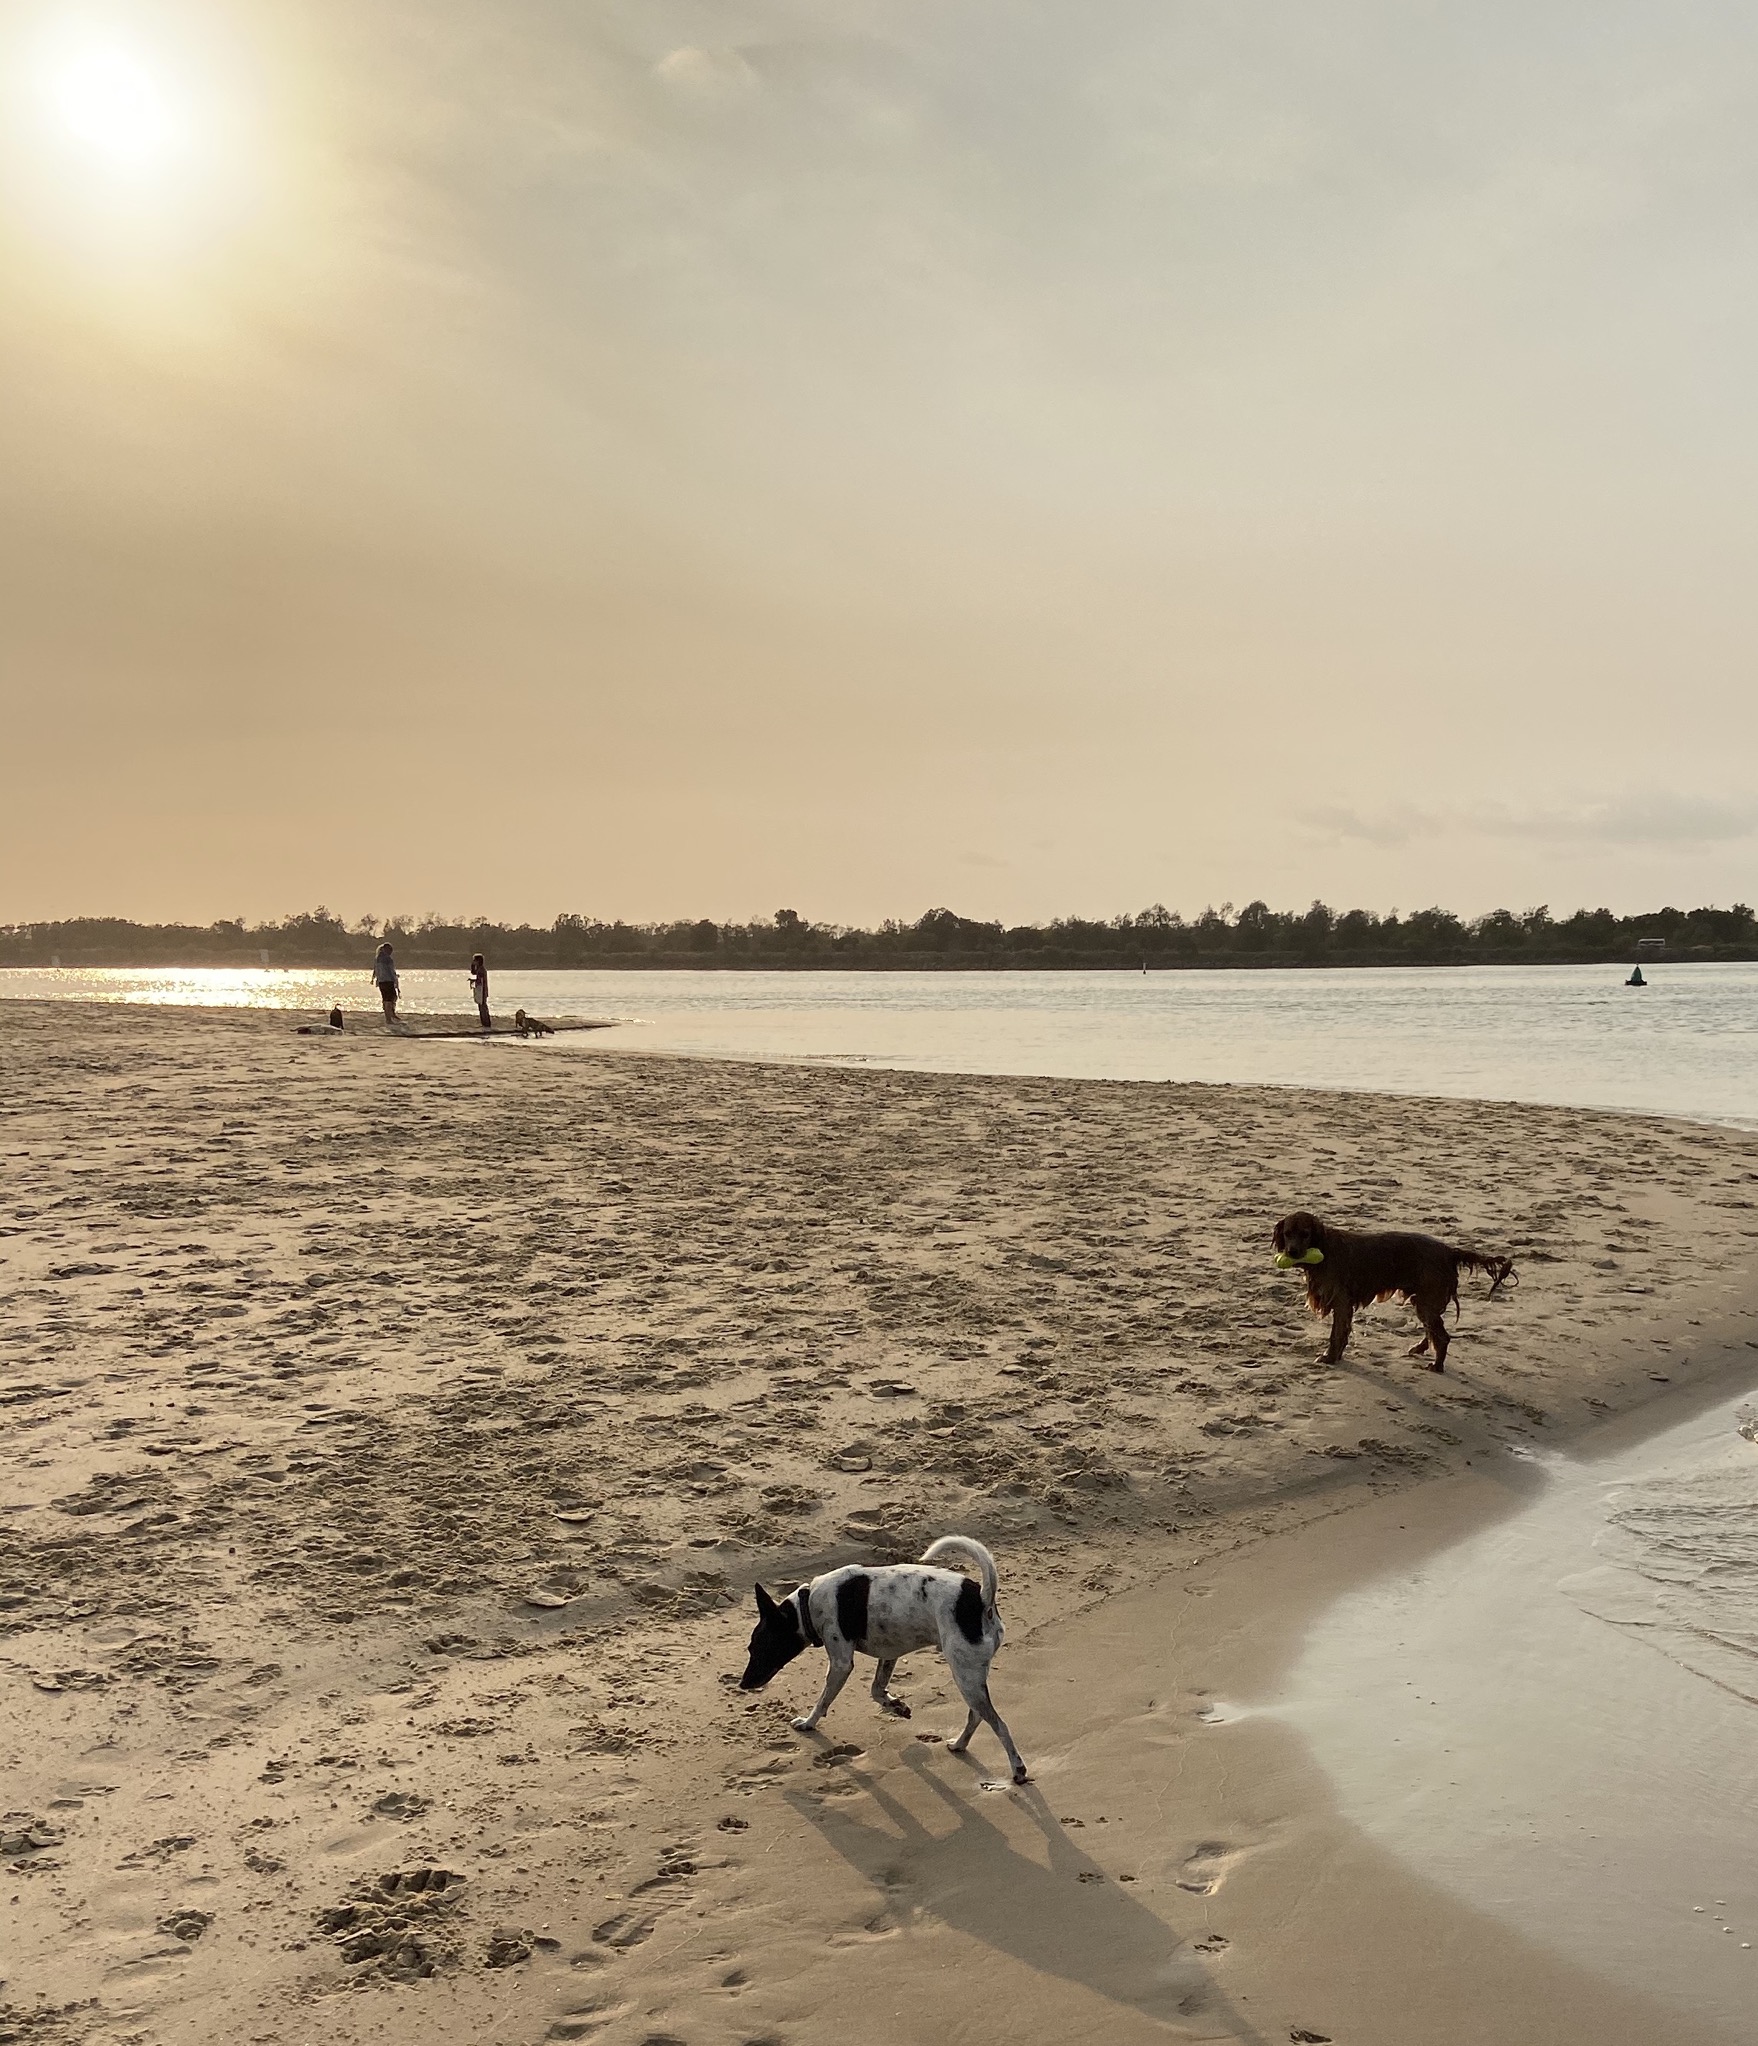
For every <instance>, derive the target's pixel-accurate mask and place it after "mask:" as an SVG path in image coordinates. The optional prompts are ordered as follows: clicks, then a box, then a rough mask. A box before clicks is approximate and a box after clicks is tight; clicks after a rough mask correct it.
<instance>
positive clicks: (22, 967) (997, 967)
mask: <svg viewBox="0 0 1758 2046" xmlns="http://www.w3.org/2000/svg"><path fill="white" fill-rule="evenodd" d="M467 957H468V954H466V955H464V958H465V959H467ZM1637 958H1638V955H1637V954H1636V953H1635V952H1634V951H1633V950H1631V951H1621V952H1558V953H1545V954H1542V955H1540V954H1534V953H1517V952H1515V953H1500V954H1490V955H1484V954H1479V953H1471V954H1466V955H1460V954H1457V953H1454V954H1443V953H1427V952H1416V953H1402V954H1399V955H1397V956H1384V957H1372V958H1366V959H1336V958H1331V959H1295V958H1289V957H1288V956H1287V955H1286V954H1283V953H1274V952H1266V953H1244V954H1240V953H1231V954H1218V955H1216V956H1213V957H1202V958H1196V959H1150V960H1148V961H1147V962H1146V964H1145V967H1144V964H1143V962H1141V961H1140V960H1137V961H1135V962H1134V963H1133V964H1132V963H1131V962H1130V961H1128V960H1114V959H1078V958H1068V959H1043V958H1024V959H992V958H980V957H971V958H962V957H959V956H957V955H952V956H947V955H944V954H938V955H936V954H928V955H922V956H908V955H906V956H904V957H902V958H899V959H892V960H883V961H879V960H873V961H851V960H841V959H800V960H778V959H756V960H753V959H717V958H707V959H655V958H653V957H651V956H650V955H641V954H632V955H627V956H621V957H618V956H612V957H609V958H603V959H591V960H586V961H579V960H569V961H567V962H565V963H564V962H558V961H556V960H553V959H534V958H528V957H524V956H521V955H519V954H517V953H510V952H509V953H490V954H489V955H488V959H489V965H490V967H491V968H493V969H495V970H498V971H500V972H503V973H773V974H795V973H836V974H847V975H851V976H852V975H856V974H874V975H880V974H901V973H997V974H999V973H1034V974H1036V973H1116V974H1123V975H1129V974H1134V975H1135V976H1136V977H1137V978H1138V979H1139V978H1140V977H1141V975H1142V974H1143V972H1144V971H1145V972H1147V973H1296V972H1301V973H1354V972H1391V971H1394V970H1395V969H1397V968H1399V967H1404V968H1415V967H1420V968H1423V969H1424V970H1427V969H1430V968H1435V967H1460V968H1463V967H1468V966H1496V967H1514V966H1619V967H1628V966H1631V965H1634V964H1636V963H1637ZM1754 961H1758V946H1738V947H1736V946H1728V947H1697V948H1694V949H1692V950H1690V951H1681V952H1664V953H1661V954H1658V955H1651V954H1649V953H1646V952H1644V953H1642V954H1641V955H1640V963H1641V964H1642V965H1644V966H1661V967H1667V966H1737V965H1748V964H1751V963H1752V962H1754ZM463 963H464V962H463V959H461V958H460V955H459V954H458V953H457V952H454V951H444V952H435V951H433V950H430V949H428V948H425V947H422V946H418V945H410V946H407V947H404V946H399V947H398V948H397V964H398V965H399V966H400V967H401V968H402V969H403V970H404V971H405V972H424V973H432V972H444V971H449V970H451V969H453V968H457V969H458V970H459V971H460V972H461V971H462V970H463ZM371 964H372V961H371V958H370V956H368V957H367V958H365V959H335V958H329V959H325V958H320V957H317V956H315V955H309V954H308V955H303V956H297V955H296V956H288V957H283V956H278V955H271V956H270V957H269V958H268V959H266V960H264V959H262V958H260V957H258V956H256V955H255V954H251V955H249V956H246V955H244V954H231V955H226V956H212V955H210V956H208V957H205V958H200V959H192V958H187V957H181V956H179V957H156V958H148V957H145V956H142V955H140V954H138V953H137V954H131V955H128V956H114V955H110V954H93V953H63V954H61V955H60V956H59V957H58V958H54V959H7V958H4V957H0V971H4V972H19V973H28V972H41V973H54V972H66V973H81V972H92V971H104V970H107V969H114V970H116V971H118V972H124V973H128V972H133V973H195V972H211V971H214V970H215V969H224V968H233V969H238V970H242V971H252V970H254V971H267V972H270V973H277V972H282V973H350V972H355V971H358V972H361V973H365V972H367V971H368V969H369V968H370V967H371Z"/></svg>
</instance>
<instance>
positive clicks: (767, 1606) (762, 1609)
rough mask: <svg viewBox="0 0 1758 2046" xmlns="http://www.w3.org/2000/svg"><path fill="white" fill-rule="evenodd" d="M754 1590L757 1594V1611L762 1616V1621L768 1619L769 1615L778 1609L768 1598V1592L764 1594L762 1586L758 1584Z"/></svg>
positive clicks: (772, 1600)
mask: <svg viewBox="0 0 1758 2046" xmlns="http://www.w3.org/2000/svg"><path fill="white" fill-rule="evenodd" d="M754 1589H755V1591H756V1593H757V1611H758V1612H759V1613H760V1614H761V1615H762V1617H763V1618H764V1619H768V1617H769V1616H770V1614H771V1613H773V1612H776V1611H778V1610H779V1608H778V1607H777V1605H776V1603H775V1601H774V1599H772V1598H771V1597H770V1596H769V1594H768V1592H766V1591H765V1590H764V1589H763V1587H762V1585H760V1584H759V1585H756V1586H755V1587H754Z"/></svg>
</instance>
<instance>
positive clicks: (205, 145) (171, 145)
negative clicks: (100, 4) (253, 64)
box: [26, 17, 214, 198]
mask: <svg viewBox="0 0 1758 2046" xmlns="http://www.w3.org/2000/svg"><path fill="white" fill-rule="evenodd" d="M31 54H32V58H33V60H34V61H31V62H30V63H29V64H28V67H27V71H26V77H27V79H28V88H27V89H28V91H29V94H30V97H31V98H32V99H33V100H34V101H35V119H34V121H33V122H32V124H31V125H32V126H33V127H34V128H35V130H36V132H37V135H38V137H39V155H40V156H41V157H42V160H43V163H44V167H45V169H48V168H49V167H50V166H51V165H54V166H56V167H58V170H59V174H60V175H61V177H62V178H63V179H64V180H66V181H67V183H68V184H69V185H70V186H73V187H78V186H81V185H83V186H84V187H86V188H87V190H88V191H89V192H90V193H91V194H92V196H93V197H96V196H97V195H98V194H99V193H100V192H102V191H104V190H106V189H107V190H109V191H111V192H113V193H115V194H117V195H118V196H120V195H121V194H123V193H129V192H132V193H136V194H138V195H139V196H141V197H143V198H144V197H145V196H146V195H147V193H149V192H151V191H153V190H156V189H169V188H172V187H175V186H178V185H181V184H184V183H187V181H188V179H189V178H190V177H191V176H192V175H195V174H197V173H198V172H199V168H200V160H201V159H202V157H203V156H204V155H205V154H207V153H209V147H210V145H211V143H212V141H213V137H212V136H211V135H210V134H209V132H208V131H209V129H210V128H211V127H212V119H211V116H212V113H213V111H214V110H213V109H212V107H210V106H208V105H207V104H205V100H206V98H207V95H205V94H204V92H203V89H202V88H203V80H202V78H201V76H200V67H199V65H198V64H191V63H190V62H188V61H182V62H180V61H179V59H180V58H183V59H185V60H187V58H188V55H189V53H188V52H185V51H181V50H180V49H179V48H178V46H177V43H176V42H175V40H173V39H168V38H160V39H158V40H157V41H155V40H154V39H153V38H152V37H150V36H148V35H144V34H142V33H140V32H139V31H138V30H137V28H136V26H135V24H133V23H122V22H111V21H104V20H101V19H92V18H89V17H87V18H79V17H64V18H62V19H60V20H58V21H52V22H51V23H49V24H48V25H46V27H45V29H44V31H43V32H42V33H40V35H39V37H38V39H37V41H36V46H35V49H34V51H33V52H32V53H31Z"/></svg>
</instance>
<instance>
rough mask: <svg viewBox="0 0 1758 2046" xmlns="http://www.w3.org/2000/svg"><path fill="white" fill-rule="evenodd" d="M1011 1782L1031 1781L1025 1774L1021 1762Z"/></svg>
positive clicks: (1024, 1767)
mask: <svg viewBox="0 0 1758 2046" xmlns="http://www.w3.org/2000/svg"><path fill="white" fill-rule="evenodd" d="M1013 1780H1014V1782H1015V1783H1029V1782H1030V1781H1031V1778H1030V1777H1029V1776H1028V1775H1027V1774H1026V1765H1025V1764H1024V1763H1023V1762H1021V1763H1020V1765H1019V1767H1018V1768H1017V1769H1015V1770H1014V1772H1013Z"/></svg>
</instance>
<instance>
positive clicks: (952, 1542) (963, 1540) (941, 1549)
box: [922, 1535, 1001, 1613]
mask: <svg viewBox="0 0 1758 2046" xmlns="http://www.w3.org/2000/svg"><path fill="white" fill-rule="evenodd" d="M943 1556H964V1557H967V1558H968V1559H969V1560H970V1561H971V1562H973V1563H974V1564H975V1565H976V1566H977V1569H978V1570H979V1571H980V1572H981V1573H982V1579H983V1610H984V1611H985V1612H987V1613H992V1612H993V1611H994V1610H995V1588H996V1586H997V1585H998V1584H999V1583H1000V1581H1001V1580H1000V1579H999V1578H998V1577H997V1576H996V1574H995V1558H994V1557H993V1556H991V1555H990V1553H989V1551H988V1550H987V1549H985V1548H984V1547H983V1545H982V1543H981V1542H979V1541H974V1540H973V1539H972V1538H971V1537H970V1536H969V1535H942V1536H941V1537H940V1539H939V1540H938V1541H937V1542H930V1543H929V1544H928V1546H927V1547H926V1548H925V1549H924V1550H923V1551H922V1561H923V1562H924V1563H938V1562H939V1561H940V1559H941V1558H942V1557H943Z"/></svg>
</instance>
